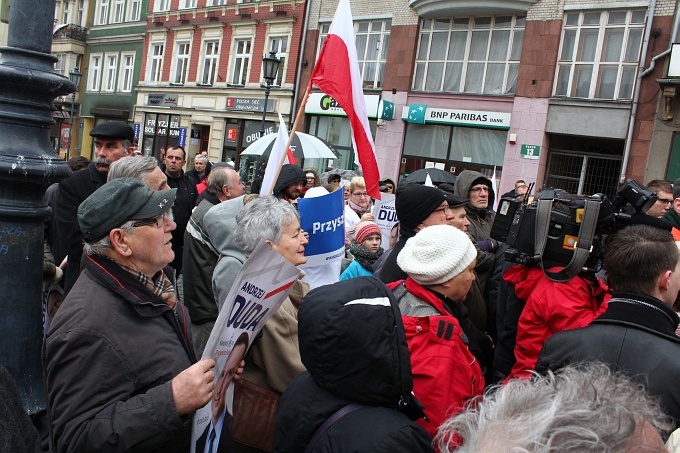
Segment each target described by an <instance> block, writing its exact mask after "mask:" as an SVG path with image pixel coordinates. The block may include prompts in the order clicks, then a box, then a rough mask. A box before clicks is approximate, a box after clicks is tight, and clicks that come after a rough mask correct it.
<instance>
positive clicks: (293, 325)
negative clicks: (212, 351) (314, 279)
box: [235, 196, 309, 393]
mask: <svg viewBox="0 0 680 453" xmlns="http://www.w3.org/2000/svg"><path fill="white" fill-rule="evenodd" d="M236 224H237V227H236V234H235V236H236V238H235V240H236V243H237V244H238V245H239V246H241V248H243V251H244V252H245V254H246V257H248V256H249V255H250V254H251V253H252V252H253V250H254V249H255V246H257V244H258V243H259V242H260V240H264V241H265V242H266V243H267V244H269V245H270V246H271V247H272V248H273V249H274V250H276V251H277V252H279V253H280V254H281V255H282V256H283V257H284V258H286V259H287V260H288V261H290V262H291V263H292V264H293V265H295V266H299V265H301V264H304V263H306V262H307V258H305V255H304V252H305V244H307V242H309V241H308V240H307V236H306V235H305V234H304V232H303V231H302V229H301V228H300V220H299V215H298V212H297V211H296V210H295V208H294V207H293V205H291V204H290V203H287V202H285V201H283V200H279V199H277V198H276V197H273V196H270V197H263V198H258V199H256V200H253V201H252V202H250V203H248V204H247V205H246V206H245V208H243V210H242V211H241V212H239V214H238V215H237V216H236ZM303 276H304V273H302V272H300V278H302V277H303ZM307 292H309V286H308V285H307V283H304V282H302V281H301V280H300V279H298V280H297V282H296V283H295V285H294V286H293V290H292V291H291V292H290V294H289V296H288V298H287V299H286V300H285V301H284V302H283V304H282V305H281V307H280V308H279V310H278V311H277V312H276V313H275V314H274V315H273V316H272V317H271V318H270V319H269V320H268V321H267V323H266V324H265V326H264V329H263V335H262V338H260V339H259V340H257V342H256V343H255V344H254V345H253V346H252V348H251V351H252V354H251V356H250V358H249V359H248V360H246V368H245V371H244V374H243V379H245V380H247V381H251V382H254V383H255V384H257V385H260V386H262V387H266V388H270V389H273V390H276V391H277V392H279V393H283V391H284V390H285V389H286V387H288V384H289V383H290V381H291V380H292V379H293V378H294V377H295V376H296V375H297V374H298V373H300V372H302V371H304V369H305V368H304V366H303V365H302V361H301V360H300V347H299V344H298V338H297V332H298V325H297V313H298V308H299V307H300V303H301V302H302V298H303V297H304V296H305V294H307Z"/></svg>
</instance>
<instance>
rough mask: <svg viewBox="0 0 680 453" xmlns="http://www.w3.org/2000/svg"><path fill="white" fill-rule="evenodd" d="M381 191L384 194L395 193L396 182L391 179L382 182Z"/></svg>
mask: <svg viewBox="0 0 680 453" xmlns="http://www.w3.org/2000/svg"><path fill="white" fill-rule="evenodd" d="M380 191H381V192H383V193H394V181H392V180H391V179H390V178H385V179H383V180H382V181H380Z"/></svg>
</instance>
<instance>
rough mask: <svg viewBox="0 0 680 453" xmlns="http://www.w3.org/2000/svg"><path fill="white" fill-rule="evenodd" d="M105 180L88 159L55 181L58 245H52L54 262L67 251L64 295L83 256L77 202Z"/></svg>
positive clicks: (69, 288)
mask: <svg viewBox="0 0 680 453" xmlns="http://www.w3.org/2000/svg"><path fill="white" fill-rule="evenodd" d="M105 183H106V175H105V174H103V173H100V172H99V171H98V170H97V167H96V166H95V164H93V163H91V164H89V165H88V166H87V168H83V169H82V170H78V171H77V172H75V173H73V174H72V175H71V176H70V177H69V178H67V179H64V180H63V181H61V182H60V183H59V194H58V195H57V209H56V213H55V215H56V222H55V223H56V230H57V231H56V240H55V242H58V243H59V245H58V246H57V247H53V248H52V252H53V253H54V258H55V262H56V263H57V264H59V263H61V261H62V260H63V259H64V257H65V256H66V255H68V266H66V271H65V272H64V281H63V283H64V296H66V294H68V292H69V291H70V290H71V287H72V286H73V284H74V283H75V282H76V280H77V279H78V275H80V259H81V258H82V256H83V233H82V232H81V231H80V225H78V206H80V203H82V202H83V201H85V199H86V198H87V197H89V196H90V195H92V193H93V192H94V191H95V190H97V189H98V188H100V187H101V186H103V185H104V184H105Z"/></svg>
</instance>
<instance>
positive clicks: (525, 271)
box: [503, 265, 544, 301]
mask: <svg viewBox="0 0 680 453" xmlns="http://www.w3.org/2000/svg"><path fill="white" fill-rule="evenodd" d="M543 275H544V273H543V269H541V268H540V267H538V266H521V265H517V266H512V267H511V268H510V269H508V270H507V271H506V272H505V274H503V280H504V281H506V282H508V283H510V284H512V285H513V286H514V287H515V294H516V295H517V297H519V298H520V299H522V300H524V301H526V300H528V299H529V296H531V293H532V292H533V291H534V289H535V288H536V285H538V283H539V282H540V281H541V280H542V278H543Z"/></svg>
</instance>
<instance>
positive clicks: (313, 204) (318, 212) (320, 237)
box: [297, 190, 345, 269]
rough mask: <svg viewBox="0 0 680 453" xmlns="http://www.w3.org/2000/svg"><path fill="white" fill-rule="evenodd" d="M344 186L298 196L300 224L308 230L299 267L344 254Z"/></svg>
mask: <svg viewBox="0 0 680 453" xmlns="http://www.w3.org/2000/svg"><path fill="white" fill-rule="evenodd" d="M343 193H344V190H336V191H335V192H331V193H329V194H328V195H323V196H320V197H315V198H299V199H298V201H297V202H298V203H297V204H298V212H299V213H300V226H301V227H302V229H303V230H305V231H306V232H307V233H309V244H307V245H306V246H305V256H306V257H307V263H306V264H305V265H303V266H300V267H302V268H303V269H304V268H307V267H314V266H323V265H325V264H328V263H330V262H333V261H339V260H340V259H342V257H343V256H345V200H344V195H343Z"/></svg>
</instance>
